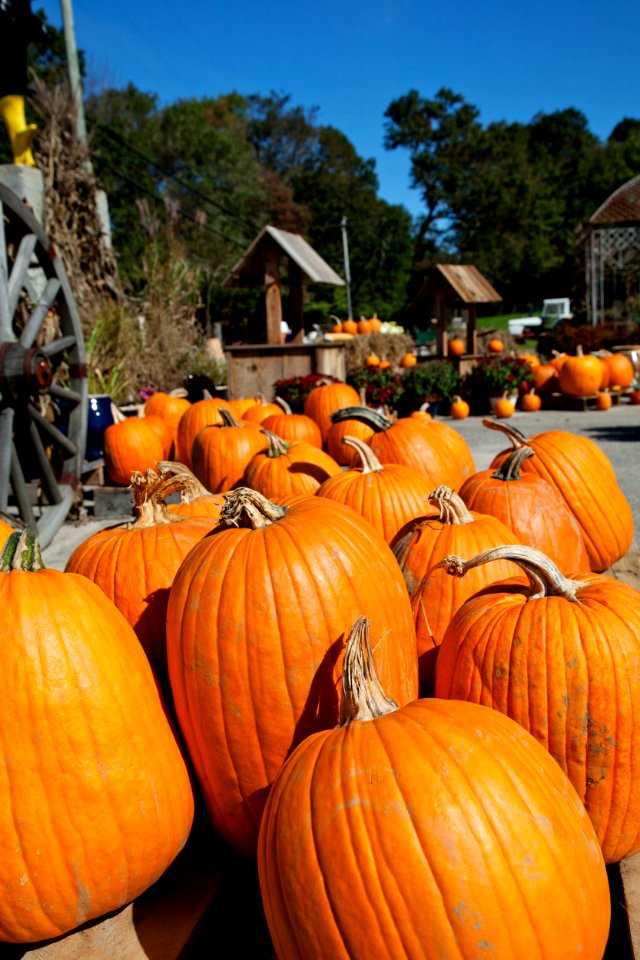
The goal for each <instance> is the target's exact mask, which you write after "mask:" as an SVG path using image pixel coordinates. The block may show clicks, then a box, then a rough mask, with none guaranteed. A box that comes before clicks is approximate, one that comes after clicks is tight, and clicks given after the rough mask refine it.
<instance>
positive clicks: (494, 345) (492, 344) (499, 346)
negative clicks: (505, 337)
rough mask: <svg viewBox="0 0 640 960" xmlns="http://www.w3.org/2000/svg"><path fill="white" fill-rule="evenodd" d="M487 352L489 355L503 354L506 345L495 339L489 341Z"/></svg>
mask: <svg viewBox="0 0 640 960" xmlns="http://www.w3.org/2000/svg"><path fill="white" fill-rule="evenodd" d="M487 350H488V351H489V353H502V351H503V350H504V343H503V342H502V340H499V339H498V338H497V337H494V338H493V339H492V340H489V343H488V344H487Z"/></svg>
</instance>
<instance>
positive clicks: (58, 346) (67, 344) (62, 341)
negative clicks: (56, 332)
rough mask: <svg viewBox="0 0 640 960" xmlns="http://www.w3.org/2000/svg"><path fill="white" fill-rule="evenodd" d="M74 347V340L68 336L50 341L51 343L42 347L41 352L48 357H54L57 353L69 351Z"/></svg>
mask: <svg viewBox="0 0 640 960" xmlns="http://www.w3.org/2000/svg"><path fill="white" fill-rule="evenodd" d="M75 345H76V338H75V337H74V336H72V335H71V334H69V335H68V336H66V337H59V338H58V339H57V340H52V341H51V343H47V344H46V346H44V347H42V348H41V349H42V352H43V353H44V354H46V355H47V356H48V357H54V356H55V355H56V354H57V353H62V352H63V351H64V350H70V349H71V348H72V347H75Z"/></svg>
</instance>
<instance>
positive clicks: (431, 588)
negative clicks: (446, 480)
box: [391, 486, 520, 694]
mask: <svg viewBox="0 0 640 960" xmlns="http://www.w3.org/2000/svg"><path fill="white" fill-rule="evenodd" d="M429 502H430V505H431V508H430V510H429V511H427V514H426V515H425V516H424V517H421V518H420V519H418V520H415V521H413V522H410V523H409V524H408V525H407V527H406V529H404V530H401V531H400V533H399V534H398V536H397V537H396V538H395V539H394V540H393V542H392V544H391V547H392V549H393V552H394V554H395V557H396V560H397V561H398V564H399V565H400V569H401V571H402V575H403V577H404V579H405V583H406V585H407V589H408V591H409V593H410V594H411V606H412V609H413V616H414V624H415V628H416V640H417V644H418V658H419V667H420V683H421V690H422V693H423V694H428V693H430V692H431V688H432V684H433V672H434V666H435V661H436V656H437V652H438V647H439V645H440V643H441V641H442V638H443V636H444V632H445V630H446V629H447V627H448V626H449V623H450V622H451V618H452V617H453V615H454V613H455V612H456V610H458V609H459V608H460V607H461V606H462V604H463V603H464V602H465V600H467V599H468V597H470V596H471V595H472V594H473V593H475V592H476V591H477V590H480V589H481V588H482V587H486V586H487V585H488V584H489V583H491V582H492V580H502V579H505V578H507V577H514V576H518V574H519V573H520V571H519V570H518V568H517V567H516V565H515V564H504V566H503V567H502V569H501V570H500V572H497V571H496V570H495V569H493V570H491V569H490V570H482V569H481V570H478V571H474V573H475V577H474V579H473V581H471V580H464V581H460V580H452V579H451V577H448V576H447V575H446V573H445V572H444V571H443V570H440V569H438V568H437V565H438V563H439V562H440V561H441V560H442V559H444V557H446V556H448V555H449V554H450V553H462V554H469V555H472V554H475V553H476V552H477V551H478V550H486V549H488V548H489V547H495V546H499V545H500V544H504V543H517V542H518V539H517V537H516V535H515V534H514V533H513V532H512V531H511V530H510V529H509V528H508V527H507V526H506V525H505V524H504V523H503V522H502V520H499V519H498V518H497V517H494V516H491V515H490V514H483V513H478V512H476V511H474V512H470V511H469V510H468V509H467V507H466V506H465V504H464V503H463V501H462V500H461V499H460V497H459V496H458V495H457V494H456V493H454V491H453V490H451V489H450V488H449V487H445V486H440V487H437V489H436V490H434V491H433V492H432V493H431V494H430V496H429ZM433 508H435V510H436V512H435V514H434V512H433ZM480 544H482V546H480Z"/></svg>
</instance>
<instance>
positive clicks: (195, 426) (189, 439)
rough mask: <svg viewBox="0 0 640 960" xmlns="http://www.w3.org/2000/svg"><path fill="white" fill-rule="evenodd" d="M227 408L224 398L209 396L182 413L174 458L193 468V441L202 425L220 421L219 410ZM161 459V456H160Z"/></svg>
mask: <svg viewBox="0 0 640 960" xmlns="http://www.w3.org/2000/svg"><path fill="white" fill-rule="evenodd" d="M222 407H225V408H226V409H228V407H229V405H228V403H227V401H226V400H221V399H220V398H219V397H209V398H208V399H207V400H197V401H196V402H195V403H192V404H191V406H190V407H189V409H188V410H187V411H186V412H185V413H184V414H183V415H182V417H181V418H180V422H179V424H178V430H177V433H176V441H175V459H176V460H178V461H179V462H180V463H184V464H185V466H187V467H189V468H191V469H193V459H192V448H193V441H194V440H195V438H196V436H197V434H198V433H199V432H200V431H201V430H202V428H203V427H206V426H208V425H209V424H214V423H222V415H221V413H220V410H221V409H222ZM160 459H161V460H162V459H163V458H162V457H160Z"/></svg>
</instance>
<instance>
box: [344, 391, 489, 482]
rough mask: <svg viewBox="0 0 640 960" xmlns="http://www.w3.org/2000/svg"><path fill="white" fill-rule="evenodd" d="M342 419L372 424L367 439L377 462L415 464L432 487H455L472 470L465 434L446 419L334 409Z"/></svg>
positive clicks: (411, 465)
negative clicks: (459, 431) (443, 484)
mask: <svg viewBox="0 0 640 960" xmlns="http://www.w3.org/2000/svg"><path fill="white" fill-rule="evenodd" d="M342 420H361V421H362V422H363V423H366V424H367V425H368V426H370V427H372V428H373V430H375V433H374V434H373V436H371V437H370V439H369V441H368V442H369V446H370V447H371V449H372V450H373V452H374V453H375V455H376V456H377V458H378V460H379V461H380V463H403V464H405V465H406V466H409V467H416V469H418V470H420V471H421V472H422V473H423V474H424V475H425V476H426V478H427V479H428V480H429V482H430V483H431V487H432V489H433V487H434V486H437V485H438V484H440V483H446V484H447V486H450V487H453V488H454V489H457V488H458V487H460V486H462V484H463V482H464V480H465V479H466V477H468V476H469V475H470V474H471V473H475V465H474V463H473V456H472V454H471V451H470V450H469V447H468V445H467V443H466V441H465V439H464V437H462V436H461V435H460V434H459V433H458V432H457V431H456V430H454V428H453V427H450V426H448V425H447V424H445V423H441V422H439V421H437V420H429V421H425V420H417V419H415V418H412V417H401V418H400V419H398V420H395V421H393V420H390V419H389V417H385V416H384V415H383V414H380V413H378V412H377V411H376V410H371V409H370V408H369V407H347V408H345V409H343V410H337V411H336V412H335V414H334V416H333V421H334V423H338V422H340V421H342Z"/></svg>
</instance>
